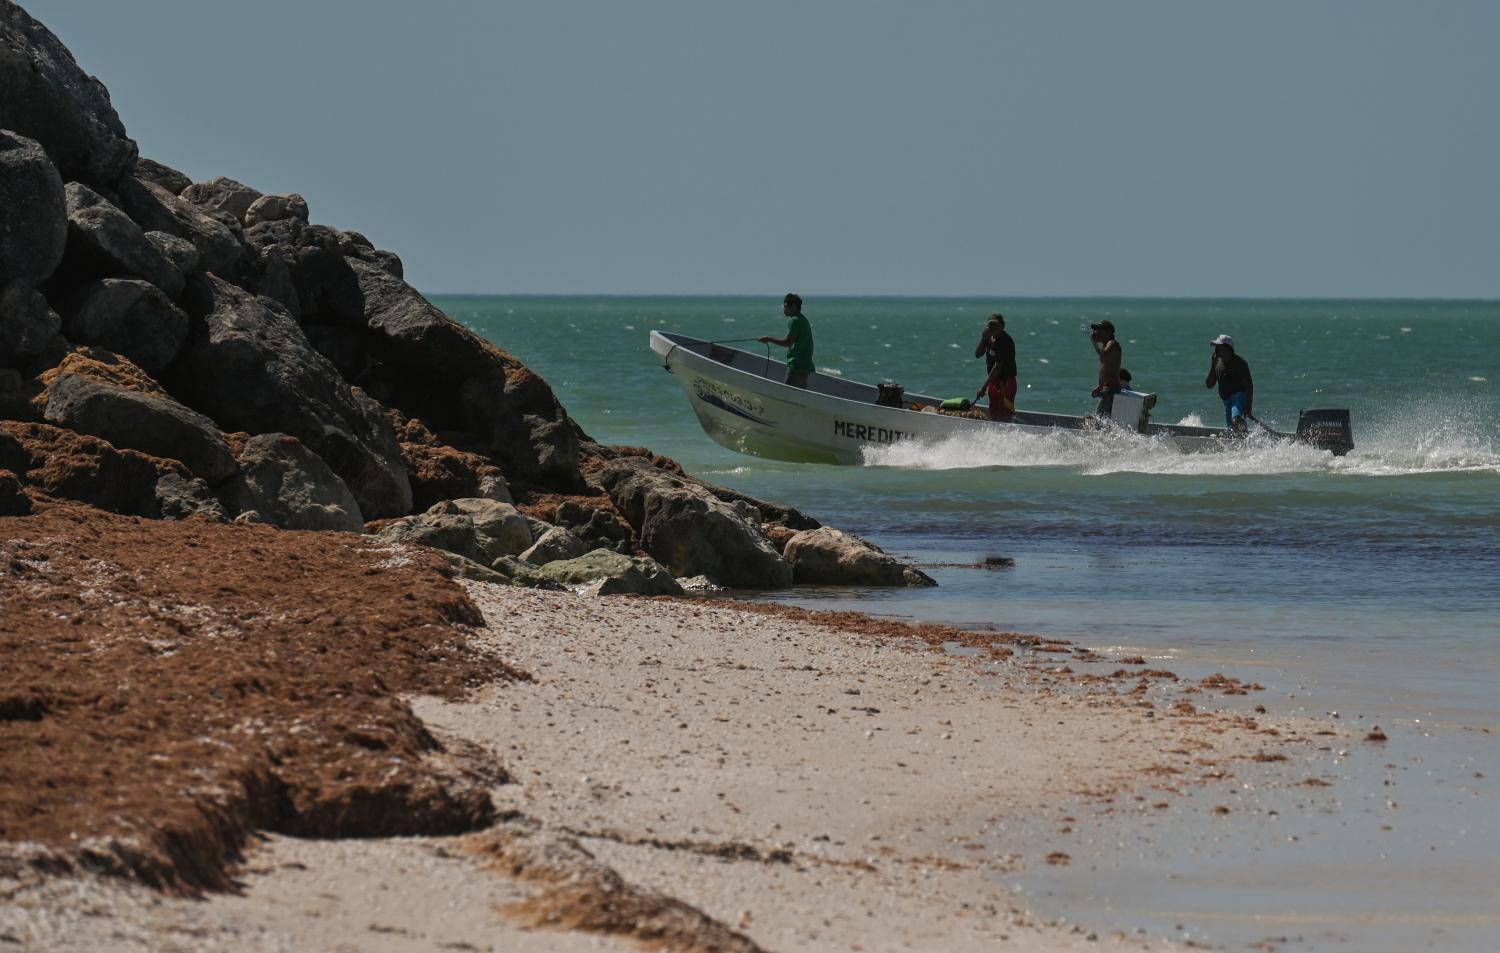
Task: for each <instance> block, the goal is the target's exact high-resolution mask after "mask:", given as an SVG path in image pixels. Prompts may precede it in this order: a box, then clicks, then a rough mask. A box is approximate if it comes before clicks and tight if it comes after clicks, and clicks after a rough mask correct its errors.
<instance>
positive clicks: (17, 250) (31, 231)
mask: <svg viewBox="0 0 1500 953" xmlns="http://www.w3.org/2000/svg"><path fill="white" fill-rule="evenodd" d="M0 58H3V54H0ZM0 95H3V94H0ZM67 241H68V203H67V196H66V193H65V192H64V191H63V181H62V177H61V176H59V175H58V174H57V169H56V168H54V167H53V165H52V163H51V162H50V161H48V159H47V153H46V152H44V151H43V150H42V147H41V146H40V145H38V144H37V143H36V142H35V141H33V140H31V139H27V138H26V137H25V136H19V135H16V134H15V133H12V132H6V131H5V130H3V129H0V286H3V285H5V284H6V283H7V282H10V281H12V280H15V279H20V280H22V281H27V282H30V283H32V284H39V283H41V282H42V281H45V280H46V279H47V277H48V276H50V275H51V274H52V272H53V271H54V270H56V268H57V266H58V264H59V263H61V262H62V258H63V249H64V248H65V247H66V245H67Z"/></svg>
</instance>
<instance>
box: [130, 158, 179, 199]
mask: <svg viewBox="0 0 1500 953" xmlns="http://www.w3.org/2000/svg"><path fill="white" fill-rule="evenodd" d="M130 174H131V175H133V176H135V177H136V178H137V179H140V180H141V181H143V182H154V183H156V184H157V185H159V186H161V187H162V188H164V189H166V190H167V191H168V192H171V193H172V194H173V195H181V194H182V190H183V189H185V188H187V187H188V186H190V185H192V184H193V180H192V179H190V178H188V177H187V176H186V175H184V174H182V173H181V172H178V171H177V170H176V169H174V168H172V167H171V166H169V165H164V164H163V163H160V162H157V161H156V160H155V159H147V158H146V157H145V156H142V157H140V158H138V159H136V160H135V168H134V169H131V170H130Z"/></svg>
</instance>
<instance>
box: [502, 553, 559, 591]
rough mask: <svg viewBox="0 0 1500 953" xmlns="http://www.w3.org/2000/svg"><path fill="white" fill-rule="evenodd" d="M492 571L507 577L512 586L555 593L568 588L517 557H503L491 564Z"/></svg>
mask: <svg viewBox="0 0 1500 953" xmlns="http://www.w3.org/2000/svg"><path fill="white" fill-rule="evenodd" d="M490 570H491V571H492V572H496V573H499V574H501V575H503V576H505V577H506V579H507V580H508V581H509V582H510V584H511V585H512V586H524V587H526V588H527V589H550V590H553V591H561V590H563V589H565V588H567V587H566V586H564V585H563V584H562V583H560V582H558V581H557V580H555V579H552V578H551V577H549V576H547V575H546V574H545V573H543V572H542V571H541V570H540V569H538V568H537V567H536V566H533V565H532V564H531V563H529V562H526V561H525V560H523V559H519V558H517V557H515V556H501V557H500V558H499V559H497V560H495V561H494V562H493V563H491V564H490Z"/></svg>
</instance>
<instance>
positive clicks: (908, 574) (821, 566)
mask: <svg viewBox="0 0 1500 953" xmlns="http://www.w3.org/2000/svg"><path fill="white" fill-rule="evenodd" d="M783 555H784V556H785V558H786V560H787V562H789V563H791V564H792V576H793V579H794V580H795V581H796V582H797V583H798V584H808V583H813V584H823V585H835V586H935V585H937V583H935V582H933V581H932V579H931V578H930V577H929V576H928V575H927V574H926V573H924V572H922V571H921V570H919V569H916V568H914V567H911V566H908V565H905V564H903V563H901V562H900V561H899V560H897V559H896V557H894V556H892V555H890V554H889V553H887V552H886V551H885V550H883V549H881V548H880V547H879V546H876V545H874V544H873V543H869V542H866V541H865V540H862V539H860V538H859V537H858V536H854V535H851V534H849V533H845V532H843V531H841V530H836V529H834V528H833V527H831V526H824V527H821V528H819V529H812V530H805V531H803V532H801V533H798V534H797V535H796V536H793V537H792V538H791V540H790V541H788V542H787V544H786V549H785V551H784V552H783Z"/></svg>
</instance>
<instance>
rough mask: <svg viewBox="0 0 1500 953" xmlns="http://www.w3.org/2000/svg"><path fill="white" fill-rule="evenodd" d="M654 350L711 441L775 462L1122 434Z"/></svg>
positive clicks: (707, 354)
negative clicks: (998, 417)
mask: <svg viewBox="0 0 1500 953" xmlns="http://www.w3.org/2000/svg"><path fill="white" fill-rule="evenodd" d="M651 349H652V350H653V351H654V352H655V353H656V354H657V355H658V356H659V357H660V358H661V359H662V364H663V366H664V367H665V368H666V369H667V370H668V371H670V372H671V373H672V375H673V376H674V377H676V378H677V382H678V383H679V384H681V385H682V389H683V391H684V392H685V393H686V394H687V398H688V403H689V404H690V405H691V406H692V408H693V413H694V414H696V415H697V417H698V422H699V423H700V424H701V425H702V427H703V430H704V432H705V433H707V434H708V435H709V436H710V437H712V438H713V439H714V440H715V441H717V442H718V443H720V444H722V445H723V446H725V447H727V448H729V449H730V450H734V451H737V452H739V453H745V454H751V455H754V456H758V457H767V458H770V459H773V460H787V461H791V462H797V463H837V464H859V463H862V462H864V459H865V455H864V454H865V449H866V448H869V447H878V446H882V445H889V444H893V443H896V442H898V441H903V440H922V441H933V442H936V441H940V440H943V439H945V438H948V437H952V436H955V435H958V434H965V433H983V432H989V431H992V430H993V429H994V428H1003V429H1004V430H1006V431H1008V432H1016V433H1032V434H1048V433H1057V432H1058V431H1059V430H1075V431H1088V430H1100V429H1104V428H1106V427H1109V426H1114V425H1113V424H1107V423H1101V422H1099V421H1097V420H1096V419H1094V418H1086V417H1070V416H1066V415H1061V414H1036V413H1017V415H1016V417H1017V419H1016V421H1015V422H1002V421H991V420H981V419H975V418H971V417H960V416H953V415H947V414H940V413H933V412H930V411H918V410H913V409H910V405H912V404H913V403H917V404H921V405H925V406H928V407H935V406H936V405H937V404H938V403H940V401H939V400H937V399H936V398H932V397H924V396H922V395H917V394H908V395H905V400H904V406H901V407H894V406H884V405H881V404H877V403H875V398H876V394H877V388H874V387H871V386H869V385H867V384H860V383H856V382H853V381H845V380H842V379H840V378H837V377H832V376H830V375H825V374H813V375H811V376H810V379H809V382H808V387H807V388H799V387H791V386H788V385H787V384H786V383H785V377H786V368H785V366H784V365H783V364H781V363H779V362H776V361H773V360H771V359H769V358H766V357H763V356H762V355H758V354H751V353H749V352H748V351H740V350H737V349H734V348H728V347H724V346H722V345H718V344H713V343H712V342H708V341H700V340H698V339H696V338H690V337H687V336H686V335H681V334H675V333H669V332H662V331H652V332H651ZM1134 396H1138V397H1141V396H1146V395H1134ZM1146 406H1147V407H1149V406H1150V405H1149V404H1147V405H1146ZM1142 427H1143V428H1144V433H1145V435H1146V436H1149V437H1152V438H1154V439H1160V440H1163V441H1164V442H1167V443H1170V444H1171V445H1173V446H1175V447H1178V448H1179V449H1182V450H1202V449H1210V448H1222V447H1224V446H1226V445H1230V444H1235V443H1239V442H1241V440H1240V439H1238V438H1236V437H1234V436H1232V435H1230V434H1227V433H1226V432H1224V431H1221V430H1215V429H1211V428H1207V427H1181V426H1160V425H1154V424H1153V425H1149V426H1147V425H1145V424H1144V423H1143V424H1142ZM1275 436H1277V437H1282V438H1286V439H1295V436H1294V435H1292V434H1276V435H1275Z"/></svg>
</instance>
